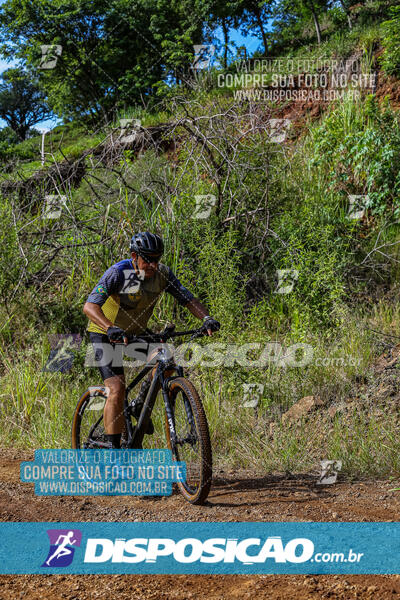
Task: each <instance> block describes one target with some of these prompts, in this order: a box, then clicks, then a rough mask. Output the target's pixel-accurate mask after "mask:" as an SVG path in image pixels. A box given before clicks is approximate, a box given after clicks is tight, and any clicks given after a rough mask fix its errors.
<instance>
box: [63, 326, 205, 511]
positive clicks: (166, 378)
mask: <svg viewBox="0 0 400 600" xmlns="http://www.w3.org/2000/svg"><path fill="white" fill-rule="evenodd" d="M205 334H206V332H205V331H204V326H203V327H201V328H199V329H191V330H188V331H180V332H175V325H169V326H167V327H166V328H165V329H164V330H163V331H162V332H161V333H153V332H150V331H149V330H147V332H146V334H143V335H140V337H135V338H131V339H130V340H129V341H130V343H132V342H135V343H136V342H139V343H145V344H149V343H155V344H158V343H165V342H167V341H168V340H169V339H171V338H177V337H183V336H187V335H190V336H191V337H190V341H192V340H193V339H195V338H197V337H200V336H203V335H205ZM156 351H157V353H156V355H155V356H154V357H153V358H152V359H151V360H150V361H148V362H146V364H145V366H144V367H143V369H142V370H141V371H140V373H139V374H138V375H137V376H136V377H135V378H134V379H133V380H132V381H131V383H130V384H129V385H127V387H126V392H125V398H124V405H123V412H124V421H125V432H124V434H123V438H122V439H121V447H125V448H137V449H141V448H142V447H143V446H142V443H143V438H144V436H145V434H146V431H149V429H148V427H149V423H150V417H151V413H152V411H153V408H154V405H155V402H156V398H157V396H158V394H159V392H160V391H161V393H162V398H163V400H164V407H165V422H164V428H165V434H166V441H167V446H168V448H169V449H170V450H171V452H172V457H173V460H174V461H185V463H186V481H184V482H183V481H179V482H177V484H176V485H177V486H178V489H179V491H180V493H181V494H182V496H183V497H184V498H185V500H187V501H188V502H190V503H191V504H203V503H204V502H205V500H206V498H207V496H208V493H209V491H210V487H211V479H212V451H211V442H210V434H209V429H208V423H207V417H206V414H205V411H204V408H203V404H202V402H201V399H200V397H199V394H198V393H197V391H196V389H195V387H194V385H193V384H192V383H191V382H190V381H189V380H188V379H187V378H186V377H185V376H184V373H183V368H182V367H181V366H179V365H177V364H176V363H175V360H174V358H173V357H171V356H170V353H169V352H168V349H167V347H166V346H165V345H162V346H160V347H157V346H156ZM150 371H151V372H152V373H151V382H150V383H149V384H148V385H149V388H148V391H147V395H146V398H145V400H144V403H143V405H142V407H141V409H140V412H139V414H138V412H137V403H136V402H135V400H136V398H134V399H133V400H131V401H129V395H130V393H131V392H132V390H133V389H134V388H135V387H136V386H137V385H138V384H139V383H140V381H141V380H142V379H143V378H144V377H145V376H146V375H147V374H148V373H149V372H150ZM174 373H176V374H175V375H174ZM142 386H143V382H142ZM106 400H107V393H106V388H105V387H104V386H94V387H90V388H88V389H87V390H86V391H85V392H84V394H82V396H81V397H80V399H79V401H78V404H77V405H76V408H75V412H74V416H73V421H72V448H78V449H79V448H80V449H95V448H104V449H106V448H110V447H111V445H110V443H109V441H108V440H107V439H106V437H105V430H104V421H103V409H104V406H105V403H106ZM139 408H140V407H139ZM134 415H135V419H136V420H137V423H136V424H135V425H134V424H133V422H132V418H133V416H134Z"/></svg>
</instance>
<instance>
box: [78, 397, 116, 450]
mask: <svg viewBox="0 0 400 600" xmlns="http://www.w3.org/2000/svg"><path fill="white" fill-rule="evenodd" d="M106 401H107V394H106V389H105V387H102V386H96V387H91V388H89V389H87V390H86V391H85V393H84V394H82V396H81V397H80V398H79V400H78V404H77V405H76V408H75V412H74V416H73V419H72V448H78V449H93V448H107V447H109V443H108V442H107V439H106V434H105V430H104V421H103V410H104V406H105V404H106Z"/></svg>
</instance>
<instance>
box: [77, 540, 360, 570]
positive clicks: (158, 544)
mask: <svg viewBox="0 0 400 600" xmlns="http://www.w3.org/2000/svg"><path fill="white" fill-rule="evenodd" d="M362 556H363V554H362V553H356V552H354V551H353V550H352V549H350V550H349V551H348V552H346V553H344V552H325V553H323V552H318V553H316V554H315V555H314V543H313V542H312V541H311V540H309V539H307V538H294V539H291V540H289V541H288V542H287V543H286V544H283V542H282V538H281V537H280V536H270V537H268V538H266V539H264V540H263V539H262V538H245V539H243V540H240V541H239V539H234V538H208V539H206V540H203V541H202V540H200V539H198V538H183V539H181V540H179V541H175V540H173V539H170V538H131V539H125V538H116V539H114V540H112V539H109V538H89V539H88V540H87V543H86V549H85V556H84V562H85V563H106V562H108V561H111V562H112V563H140V562H146V563H155V562H157V560H158V559H162V558H165V557H170V558H172V559H173V560H175V561H176V562H178V563H194V562H197V561H199V562H201V563H220V562H224V563H233V562H235V561H239V562H241V563H242V564H246V565H253V564H256V563H265V562H266V561H267V560H268V559H271V560H274V561H275V563H294V564H298V563H304V562H307V561H311V562H314V560H315V562H359V561H360V559H361V557H362Z"/></svg>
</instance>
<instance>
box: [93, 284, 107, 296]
mask: <svg viewBox="0 0 400 600" xmlns="http://www.w3.org/2000/svg"><path fill="white" fill-rule="evenodd" d="M95 292H97V293H98V294H101V295H102V296H107V290H106V288H104V287H103V286H102V285H98V286H97V288H96V289H95Z"/></svg>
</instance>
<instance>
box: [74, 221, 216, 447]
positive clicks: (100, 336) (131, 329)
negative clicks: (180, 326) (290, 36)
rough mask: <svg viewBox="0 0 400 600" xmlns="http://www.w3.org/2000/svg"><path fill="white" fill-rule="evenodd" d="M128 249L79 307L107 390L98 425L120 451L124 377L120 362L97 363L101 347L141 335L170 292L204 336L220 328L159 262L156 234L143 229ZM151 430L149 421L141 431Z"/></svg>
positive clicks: (143, 393)
mask: <svg viewBox="0 0 400 600" xmlns="http://www.w3.org/2000/svg"><path fill="white" fill-rule="evenodd" d="M130 251H131V258H129V259H126V260H122V261H120V262H118V263H116V264H114V265H113V266H112V267H110V268H109V269H107V271H106V272H105V273H104V274H103V276H102V277H101V278H100V280H99V282H98V283H97V285H96V286H95V288H94V289H93V290H92V292H91V293H90V295H89V297H88V299H87V301H86V303H85V305H84V307H83V312H84V313H85V314H86V316H87V317H88V318H89V321H90V322H89V326H88V331H89V338H90V341H91V342H92V344H93V345H94V348H95V361H96V362H98V363H99V365H98V368H99V370H100V373H101V376H102V378H103V381H104V385H105V386H106V387H107V388H108V394H107V401H106V404H105V407H104V426H105V431H106V435H107V439H108V441H109V442H111V446H112V448H120V445H121V433H122V430H123V427H124V418H123V400H124V396H125V377H124V369H123V366H122V363H121V364H119V365H115V364H114V363H115V360H111V361H110V362H109V363H107V364H106V365H104V364H103V362H104V359H103V357H104V356H107V347H108V350H110V345H111V348H114V344H115V343H116V342H123V343H124V344H127V343H128V336H139V335H140V334H143V333H145V331H146V326H147V323H148V321H149V319H150V317H151V315H152V313H153V310H154V307H155V305H156V303H157V301H158V299H159V298H160V295H161V294H162V293H163V292H168V293H169V294H172V296H174V298H176V300H177V301H178V302H179V303H180V304H182V305H183V306H186V308H187V309H188V310H189V311H190V312H191V313H192V314H193V315H194V316H195V317H197V318H199V319H202V320H203V327H204V332H206V331H207V333H208V335H212V333H213V332H214V331H218V329H219V328H220V324H219V323H218V321H216V320H215V319H213V318H212V317H210V315H209V314H208V311H207V309H206V307H205V306H204V305H203V304H202V303H201V302H200V301H199V300H198V299H197V298H195V297H194V296H193V294H192V293H191V292H189V290H187V289H186V288H185V287H184V286H183V285H182V284H181V283H180V281H179V280H178V278H177V277H176V276H175V275H174V273H173V272H172V270H171V269H170V268H169V267H167V266H166V265H164V264H162V263H160V262H159V261H160V259H161V256H162V254H163V251H164V244H163V241H162V239H161V237H160V236H159V235H156V234H155V233H150V232H148V231H145V232H141V233H137V234H135V235H134V236H133V237H132V239H131V243H130ZM110 355H111V356H112V355H113V353H112V352H111V353H110V354H108V356H110ZM102 359H103V360H102ZM100 363H101V366H100ZM149 385H150V383H149V380H147V381H145V382H143V384H142V388H141V390H140V392H139V396H138V398H137V399H136V404H135V411H137V412H135V416H137V415H138V414H140V410H141V405H142V404H143V402H144V399H145V396H146V394H147V389H148V386H149ZM153 431H154V428H153V424H152V422H151V421H150V423H149V427H148V429H147V432H146V433H149V434H151V433H153Z"/></svg>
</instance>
